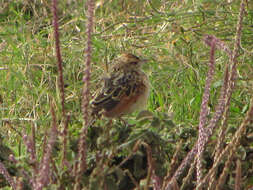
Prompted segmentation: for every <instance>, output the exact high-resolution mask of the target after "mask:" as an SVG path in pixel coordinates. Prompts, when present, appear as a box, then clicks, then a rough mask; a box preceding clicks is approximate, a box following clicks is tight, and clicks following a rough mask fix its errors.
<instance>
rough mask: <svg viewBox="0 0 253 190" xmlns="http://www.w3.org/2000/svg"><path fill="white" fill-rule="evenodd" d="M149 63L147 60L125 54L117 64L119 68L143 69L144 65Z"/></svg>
mask: <svg viewBox="0 0 253 190" xmlns="http://www.w3.org/2000/svg"><path fill="white" fill-rule="evenodd" d="M145 62H147V60H146V59H140V58H139V57H137V56H135V55H133V54H131V53H124V54H121V55H120V56H119V58H118V59H117V63H118V66H119V67H127V68H129V69H131V68H137V69H139V68H141V66H142V64H143V63H145Z"/></svg>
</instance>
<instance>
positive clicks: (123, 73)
mask: <svg viewBox="0 0 253 190" xmlns="http://www.w3.org/2000/svg"><path fill="white" fill-rule="evenodd" d="M146 62H147V60H146V59H141V58H139V57H137V56H135V55H133V54H131V53H123V54H121V55H120V56H119V57H118V58H117V59H116V60H114V61H113V63H111V64H110V65H109V69H108V70H109V71H108V74H107V75H106V76H104V77H103V78H102V80H101V81H100V82H101V83H102V84H101V85H100V86H101V88H100V89H98V90H97V92H96V93H95V95H94V98H93V100H92V101H91V109H92V111H91V115H92V116H101V115H103V116H105V117H107V118H121V117H122V116H124V115H127V114H130V113H132V112H135V111H137V110H141V109H144V108H145V107H146V105H147V101H148V97H149V93H150V82H149V79H148V76H147V75H146V74H145V72H144V71H143V70H142V65H143V63H146Z"/></svg>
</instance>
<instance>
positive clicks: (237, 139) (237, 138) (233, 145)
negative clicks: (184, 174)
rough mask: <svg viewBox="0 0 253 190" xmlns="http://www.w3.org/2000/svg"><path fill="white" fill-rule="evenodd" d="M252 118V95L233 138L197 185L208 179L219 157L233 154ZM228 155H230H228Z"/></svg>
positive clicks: (219, 159)
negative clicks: (243, 117)
mask: <svg viewBox="0 0 253 190" xmlns="http://www.w3.org/2000/svg"><path fill="white" fill-rule="evenodd" d="M252 118H253V97H251V105H250V108H249V110H248V112H247V115H246V117H245V119H244V120H243V122H242V124H241V125H240V127H239V128H238V130H237V131H236V133H235V135H234V136H233V139H232V140H231V142H230V143H229V144H228V145H227V146H226V148H225V149H224V150H223V151H222V152H221V153H220V154H219V157H218V158H217V161H216V162H215V163H214V164H213V166H212V168H211V169H210V170H209V172H208V173H207V175H206V176H205V177H204V179H203V180H202V181H201V182H200V184H199V185H198V186H199V187H201V186H203V185H204V184H205V183H206V181H207V180H208V179H210V176H211V174H212V173H213V171H214V170H216V169H217V167H218V165H219V163H220V161H221V159H222V158H223V157H224V156H225V155H226V154H227V152H228V151H230V154H234V152H235V150H236V148H237V147H238V145H239V143H240V139H241V137H242V134H243V133H244V132H245V130H246V126H247V125H248V124H249V123H252ZM229 157H230V156H229Z"/></svg>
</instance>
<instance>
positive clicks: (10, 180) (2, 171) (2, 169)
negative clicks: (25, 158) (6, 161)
mask: <svg viewBox="0 0 253 190" xmlns="http://www.w3.org/2000/svg"><path fill="white" fill-rule="evenodd" d="M0 174H2V175H3V176H4V178H5V179H6V181H7V182H8V183H9V184H10V186H11V187H12V189H14V190H15V189H16V183H15V182H14V180H13V178H12V177H11V176H10V174H9V172H8V171H7V169H6V168H5V166H4V165H3V163H2V162H0Z"/></svg>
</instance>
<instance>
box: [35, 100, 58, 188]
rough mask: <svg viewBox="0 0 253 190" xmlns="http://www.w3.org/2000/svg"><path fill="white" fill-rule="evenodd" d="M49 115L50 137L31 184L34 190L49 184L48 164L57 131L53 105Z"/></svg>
mask: <svg viewBox="0 0 253 190" xmlns="http://www.w3.org/2000/svg"><path fill="white" fill-rule="evenodd" d="M51 115H52V128H51V133H50V137H49V140H48V143H47V145H46V146H47V148H46V150H45V154H44V156H43V158H42V161H41V163H40V167H39V173H38V176H37V179H36V181H35V182H34V184H33V186H34V187H33V188H34V189H35V190H42V189H43V187H45V186H47V185H48V184H49V182H50V181H49V176H50V163H51V156H52V151H53V147H54V144H55V142H56V139H57V136H58V131H57V128H58V127H57V123H56V116H55V111H54V108H53V105H51Z"/></svg>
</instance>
